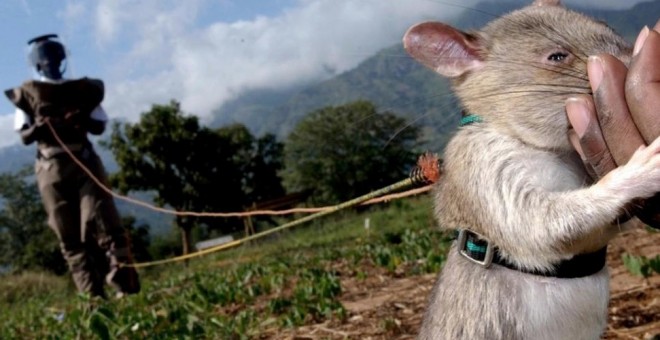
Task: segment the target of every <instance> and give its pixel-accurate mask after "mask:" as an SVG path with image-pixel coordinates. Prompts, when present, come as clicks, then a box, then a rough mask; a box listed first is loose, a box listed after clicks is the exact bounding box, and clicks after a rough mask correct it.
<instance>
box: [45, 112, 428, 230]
mask: <svg viewBox="0 0 660 340" xmlns="http://www.w3.org/2000/svg"><path fill="white" fill-rule="evenodd" d="M46 125H48V128H49V129H50V131H51V133H52V134H53V137H54V138H55V140H56V141H57V143H59V144H60V146H61V147H62V149H63V150H64V151H65V152H66V153H67V155H68V156H69V157H70V158H71V159H72V160H73V161H74V163H76V164H77V165H78V166H79V167H80V168H81V169H82V170H83V171H84V172H85V173H86V174H87V175H88V176H89V177H90V178H91V179H92V181H93V182H94V183H96V185H98V186H99V187H100V188H101V190H103V191H104V192H106V193H107V194H109V195H111V196H112V197H114V198H116V199H119V200H122V201H125V202H128V203H131V204H135V205H138V206H141V207H143V208H147V209H149V210H152V211H156V212H160V213H164V214H168V215H174V216H193V217H249V216H261V215H271V216H281V215H290V214H296V213H317V212H321V211H325V210H328V209H332V208H333V206H325V207H317V208H292V209H285V210H251V211H245V212H195V211H179V210H174V209H167V208H162V207H157V206H155V205H153V204H150V203H148V202H145V201H142V200H139V199H136V198H132V197H129V196H126V195H121V194H118V193H116V192H114V191H112V189H110V188H108V186H107V185H106V184H105V183H103V182H102V181H101V180H99V179H98V178H97V177H96V176H95V175H94V173H92V171H91V170H89V168H88V167H87V166H86V165H85V164H84V163H83V162H82V161H81V160H80V159H78V157H76V155H75V154H74V153H73V152H72V151H71V150H70V149H69V148H68V147H67V145H66V144H65V143H64V142H63V141H62V139H61V138H60V136H59V135H58V134H57V132H56V131H55V128H53V126H52V125H51V123H50V121H48V120H46ZM420 189H424V188H419V189H413V190H411V191H410V193H409V194H408V196H411V195H417V194H419V193H421V192H422V191H419V190H420ZM429 189H430V186H429V187H428V188H426V189H424V190H429ZM404 194H406V192H404V193H400V194H394V195H392V196H391V197H381V198H380V200H377V201H367V202H364V203H363V204H365V205H368V204H376V203H380V202H383V201H387V200H390V199H396V198H400V197H406V196H398V195H404Z"/></svg>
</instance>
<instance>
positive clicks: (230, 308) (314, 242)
mask: <svg viewBox="0 0 660 340" xmlns="http://www.w3.org/2000/svg"><path fill="white" fill-rule="evenodd" d="M365 218H369V219H370V228H369V229H365V228H364V220H365ZM448 242H449V239H448V238H447V237H446V235H443V234H441V233H440V232H438V231H437V228H435V227H434V223H433V218H432V208H431V204H430V199H429V197H428V196H422V197H418V198H414V199H407V200H401V201H396V202H392V203H388V204H385V205H381V206H378V207H372V208H369V209H367V210H363V211H361V212H360V213H358V212H355V211H346V212H341V213H338V214H336V215H332V216H329V217H325V218H323V219H319V220H316V221H313V222H310V223H308V224H306V225H303V226H300V227H297V228H296V229H295V230H290V231H285V232H281V233H279V234H276V235H274V236H271V237H270V238H268V239H266V240H263V241H260V242H253V243H252V244H249V245H247V246H242V247H239V248H236V249H233V250H231V251H227V252H223V253H219V254H214V255H209V256H206V257H203V258H198V259H194V260H191V261H189V263H188V265H187V266H185V265H184V264H170V265H164V266H160V267H154V268H150V269H149V270H143V271H141V275H142V283H143V290H142V292H141V293H140V294H138V295H136V296H129V297H125V298H123V299H120V300H110V301H100V300H90V299H88V298H86V297H84V296H78V295H76V294H75V292H74V289H73V287H72V285H71V283H70V282H69V279H68V277H53V276H49V275H47V274H39V273H25V274H23V275H20V276H6V277H3V278H2V280H1V282H0V299H1V300H0V318H1V319H2V323H1V326H0V334H1V337H2V338H3V339H26V338H40V339H60V338H64V339H70V338H82V339H89V338H92V339H93V338H101V339H114V338H119V339H122V338H129V339H132V338H136V339H137V338H146V337H148V338H156V339H171V338H176V339H193V338H194V339H199V338H202V339H204V338H209V339H211V338H212V339H247V338H254V337H258V335H259V334H260V332H263V331H264V330H265V329H269V330H271V331H272V330H273V329H275V330H277V329H284V328H289V327H295V326H298V325H304V324H311V323H318V322H322V321H324V320H328V319H333V318H338V319H343V318H345V317H346V312H345V310H344V307H343V306H342V304H341V303H340V302H339V298H340V297H341V294H342V286H341V281H340V276H342V277H345V276H353V277H354V278H356V279H358V280H360V279H363V278H365V277H366V275H367V274H366V270H367V269H368V268H374V267H377V268H381V269H382V270H384V272H385V273H386V274H387V273H389V274H390V275H397V276H401V275H403V276H410V275H419V274H423V273H429V272H437V271H438V270H439V269H440V267H441V265H442V263H443V261H444V259H445V257H444V253H445V251H446V248H447V245H448Z"/></svg>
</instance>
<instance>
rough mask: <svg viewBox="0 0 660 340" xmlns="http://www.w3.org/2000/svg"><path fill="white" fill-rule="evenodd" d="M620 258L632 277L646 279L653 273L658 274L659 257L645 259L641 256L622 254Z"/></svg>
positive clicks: (659, 270)
mask: <svg viewBox="0 0 660 340" xmlns="http://www.w3.org/2000/svg"><path fill="white" fill-rule="evenodd" d="M621 258H622V259H623V264H624V265H625V266H626V268H627V269H628V271H629V272H630V273H632V274H633V275H637V276H641V277H643V278H648V277H649V276H651V275H652V274H653V273H656V274H660V255H657V256H655V257H654V258H647V257H646V256H643V255H642V256H634V255H630V254H623V255H622V257H621Z"/></svg>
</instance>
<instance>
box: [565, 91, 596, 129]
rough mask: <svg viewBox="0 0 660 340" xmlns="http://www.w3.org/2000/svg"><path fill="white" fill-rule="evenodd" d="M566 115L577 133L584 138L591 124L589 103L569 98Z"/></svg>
mask: <svg viewBox="0 0 660 340" xmlns="http://www.w3.org/2000/svg"><path fill="white" fill-rule="evenodd" d="M566 115H567V116H568V121H569V122H571V126H573V130H575V133H577V135H578V137H580V138H582V137H583V136H584V133H585V132H586V131H587V128H588V127H589V124H591V115H590V114H589V106H588V105H587V103H586V102H585V101H584V100H583V99H580V98H568V99H567V100H566Z"/></svg>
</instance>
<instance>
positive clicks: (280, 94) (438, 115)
mask: <svg viewBox="0 0 660 340" xmlns="http://www.w3.org/2000/svg"><path fill="white" fill-rule="evenodd" d="M529 2H530V1H520V2H484V3H480V4H478V5H476V6H475V7H474V8H468V9H466V10H465V11H464V12H463V14H462V15H460V16H459V17H457V18H456V19H455V20H453V21H452V22H450V23H451V24H452V25H454V26H456V27H459V28H461V29H464V30H469V29H471V28H478V27H481V26H483V25H484V24H486V23H487V22H488V21H491V20H493V19H494V18H496V17H498V16H500V15H501V14H503V13H506V12H509V11H511V10H514V9H517V8H520V7H522V6H523V5H524V4H528V3H529ZM448 6H449V5H448ZM456 6H459V5H456ZM574 9H575V10H577V11H580V12H583V13H585V14H587V15H590V16H592V17H595V18H597V19H599V20H602V21H605V22H607V23H608V24H609V25H610V26H611V27H613V28H614V29H615V30H616V31H617V32H619V33H620V34H621V35H623V36H624V37H626V38H627V39H628V40H629V41H632V40H633V39H634V38H635V37H636V35H637V33H638V32H639V30H640V29H641V28H642V27H643V26H644V25H654V24H655V22H656V20H657V19H658V13H660V0H656V1H651V2H645V3H640V4H637V5H636V6H634V7H633V8H630V9H627V10H594V9H583V8H579V7H575V8H574ZM358 99H366V100H369V101H372V102H373V103H375V104H376V106H377V107H378V108H379V109H380V110H382V111H393V112H395V113H397V114H400V115H401V116H403V117H405V118H407V119H408V120H409V121H410V123H411V124H415V125H418V126H421V127H422V128H423V131H424V141H425V147H426V148H427V149H429V150H432V151H439V150H441V149H442V148H443V147H444V144H445V143H446V141H447V140H448V138H449V134H450V133H451V131H453V130H454V129H455V126H456V124H457V122H458V119H459V112H458V109H457V106H456V103H455V100H454V99H453V97H452V95H451V93H450V91H449V88H448V83H447V82H446V81H445V80H443V79H442V78H441V77H439V76H437V75H436V74H435V73H433V72H432V71H430V70H428V69H426V68H425V67H423V66H421V65H419V64H418V63H417V62H415V61H414V60H413V59H412V58H410V57H409V56H408V54H407V53H406V52H405V51H404V50H403V48H402V46H401V45H400V44H399V45H395V46H392V47H389V48H386V49H384V50H382V51H381V52H379V53H378V54H376V55H375V56H373V57H371V58H368V59H367V60H365V61H363V62H362V63H360V64H359V65H358V66H357V67H356V68H354V69H352V70H350V71H347V72H345V73H343V74H340V75H338V76H336V77H334V78H332V79H329V80H326V81H323V82H320V83H317V84H313V85H310V86H307V87H305V88H302V89H286V90H282V91H275V90H255V91H248V92H246V93H245V94H243V95H242V96H240V97H238V98H237V99H235V100H233V101H230V102H228V103H227V104H225V105H224V106H222V107H221V108H219V109H218V110H216V111H215V117H216V119H215V121H214V122H213V125H222V124H224V123H227V122H235V121H239V122H242V123H244V124H246V125H247V126H248V127H249V128H250V129H251V130H252V131H253V132H254V133H256V134H258V135H260V134H263V133H266V132H273V133H276V134H277V135H278V136H279V137H280V138H285V137H286V135H287V134H288V132H289V131H291V129H292V128H293V127H294V126H295V124H296V123H297V122H298V121H299V120H300V119H301V118H302V117H303V116H304V115H305V114H307V113H308V112H310V111H313V110H316V109H319V108H321V107H325V106H330V105H342V104H345V103H348V102H351V101H354V100H358ZM402 128H404V127H402Z"/></svg>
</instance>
